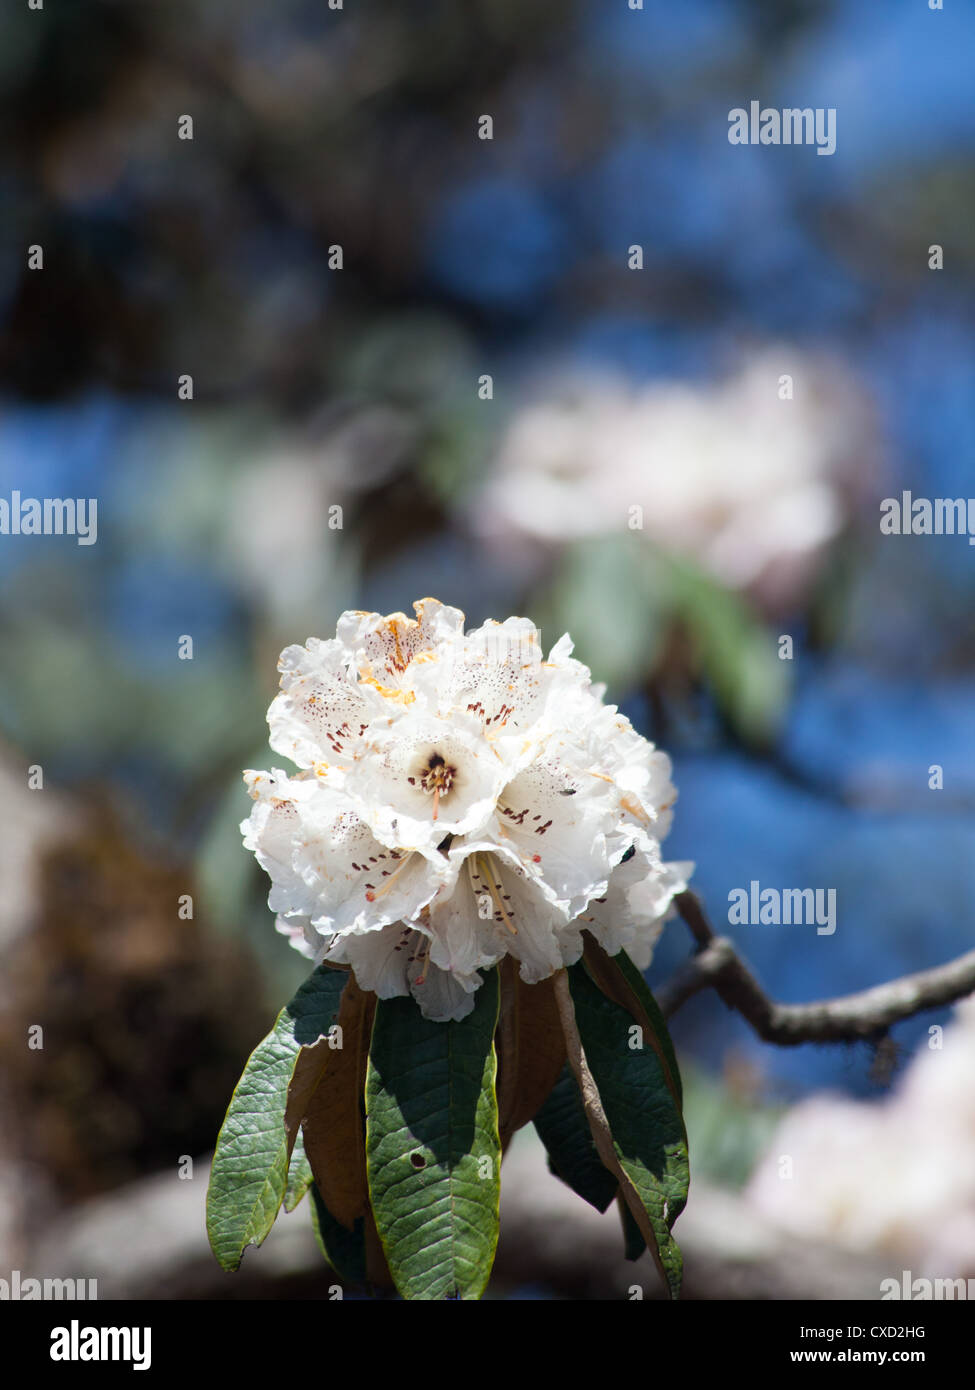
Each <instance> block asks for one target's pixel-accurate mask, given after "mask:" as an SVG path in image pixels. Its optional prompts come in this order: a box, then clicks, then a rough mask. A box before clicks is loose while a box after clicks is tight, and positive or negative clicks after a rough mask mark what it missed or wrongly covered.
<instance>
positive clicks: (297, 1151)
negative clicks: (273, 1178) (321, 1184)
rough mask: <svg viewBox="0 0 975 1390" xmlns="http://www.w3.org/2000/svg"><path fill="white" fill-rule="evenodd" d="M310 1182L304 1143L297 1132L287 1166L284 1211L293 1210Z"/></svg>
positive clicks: (310, 1176) (310, 1177)
mask: <svg viewBox="0 0 975 1390" xmlns="http://www.w3.org/2000/svg"><path fill="white" fill-rule="evenodd" d="M311 1184H312V1175H311V1164H310V1163H309V1162H308V1157H307V1155H306V1153H305V1145H304V1142H303V1141H302V1137H301V1135H300V1134H299V1135H298V1138H297V1139H296V1140H295V1147H294V1152H293V1153H292V1155H291V1163H290V1165H289V1167H288V1185H287V1187H286V1188H285V1190H284V1209H285V1211H294V1209H295V1207H296V1206H297V1205H298V1203H299V1202H300V1201H301V1199H302V1197H304V1195H305V1193H306V1192H307V1191H308V1189H309V1187H311Z"/></svg>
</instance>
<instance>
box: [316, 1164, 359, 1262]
mask: <svg viewBox="0 0 975 1390" xmlns="http://www.w3.org/2000/svg"><path fill="white" fill-rule="evenodd" d="M311 1195H312V1205H311V1223H312V1227H313V1229H314V1231H315V1239H316V1240H317V1241H318V1248H319V1250H321V1252H322V1254H323V1255H324V1256H325V1259H326V1260H327V1261H328V1263H329V1264H330V1265H331V1266H332V1268H333V1269H334V1270H335V1272H336V1274H338V1275H340V1276H341V1277H342V1278H343V1279H346V1280H348V1282H349V1283H350V1284H364V1283H365V1282H366V1237H365V1218H364V1217H362V1216H360V1217H359V1219H358V1220H357V1221H356V1223H355V1226H354V1228H353V1229H352V1230H351V1231H349V1230H346V1228H345V1227H344V1226H343V1225H342V1223H341V1221H336V1219H335V1217H334V1216H333V1215H332V1213H331V1212H330V1211H329V1209H328V1207H327V1206H326V1205H325V1203H324V1201H323V1200H322V1194H321V1193H320V1192H319V1190H318V1188H317V1187H316V1186H315V1184H314V1183H312V1186H311Z"/></svg>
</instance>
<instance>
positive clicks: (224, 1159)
mask: <svg viewBox="0 0 975 1390" xmlns="http://www.w3.org/2000/svg"><path fill="white" fill-rule="evenodd" d="M347 978H348V975H347V973H346V972H345V971H337V970H332V969H329V968H328V967H327V966H324V965H320V966H319V967H318V969H317V970H315V971H314V972H313V973H312V974H311V975H310V976H309V977H308V979H307V980H306V981H305V983H304V984H303V985H302V986H301V988H300V989H299V990H298V993H297V994H296V995H295V997H294V998H293V999H292V1000H291V1002H290V1004H288V1005H287V1006H286V1007H285V1008H283V1009H282V1010H281V1012H280V1014H278V1018H277V1022H276V1023H275V1025H274V1027H273V1029H272V1030H271V1032H270V1033H269V1034H268V1035H267V1037H266V1038H265V1039H264V1040H263V1042H260V1043H259V1044H258V1045H257V1047H256V1048H255V1049H254V1051H253V1052H252V1053H251V1055H250V1057H249V1058H248V1060H247V1065H246V1067H245V1068H244V1072H243V1075H242V1076H241V1078H240V1080H239V1081H238V1082H237V1086H236V1089H235V1090H234V1094H233V1097H232V1099H231V1101H230V1106H229V1108H228V1110H227V1114H226V1116H225V1118H224V1122H223V1125H222V1127H221V1130H220V1134H219V1136H218V1137H217V1148H216V1152H215V1153H214V1155H213V1166H212V1168H211V1170H210V1185H209V1187H208V1189H207V1234H208V1236H209V1237H210V1245H211V1247H212V1249H213V1253H214V1254H215V1255H216V1257H217V1259H218V1260H219V1262H220V1264H221V1265H222V1266H223V1268H224V1269H228V1270H234V1269H236V1268H237V1267H238V1266H239V1264H240V1261H241V1257H242V1256H243V1253H244V1250H245V1248H246V1247H247V1246H248V1245H260V1244H261V1242H262V1241H263V1240H264V1238H265V1236H266V1235H267V1233H268V1231H269V1230H270V1229H271V1227H272V1226H273V1225H274V1219H275V1217H276V1216H277V1214H278V1210H279V1208H280V1206H281V1203H282V1201H283V1200H284V1195H285V1192H286V1191H287V1185H288V1169H289V1163H290V1159H291V1151H292V1147H293V1136H291V1137H289V1135H288V1132H287V1130H286V1129H285V1124H284V1116H285V1109H286V1107H287V1102H288V1085H289V1083H290V1081H291V1074H292V1072H293V1071H294V1066H295V1062H296V1061H297V1058H298V1054H299V1052H300V1051H301V1049H302V1048H303V1047H309V1046H311V1045H312V1044H314V1043H315V1042H317V1041H318V1039H319V1037H321V1036H322V1035H323V1034H325V1033H327V1032H328V1029H329V1028H330V1027H331V1025H332V1022H333V1021H334V1019H335V1017H336V1015H337V1013H338V1008H339V999H340V998H341V995H342V990H343V989H344V988H345V983H346V980H347Z"/></svg>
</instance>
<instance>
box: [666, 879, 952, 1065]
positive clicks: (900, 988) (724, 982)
mask: <svg viewBox="0 0 975 1390" xmlns="http://www.w3.org/2000/svg"><path fill="white" fill-rule="evenodd" d="M674 902H675V904H676V906H677V910H678V912H679V913H680V915H681V917H682V918H683V919H684V922H685V923H686V924H687V926H688V928H689V929H690V932H691V935H692V936H693V937H694V940H695V941H696V942H697V944H698V947H699V950H698V953H697V954H696V955H695V956H693V957H692V958H691V960H689V961H688V962H687V964H686V965H684V966H683V967H682V968H681V969H680V970H678V971H677V973H676V974H675V975H674V976H673V977H672V978H671V979H670V980H668V981H667V982H666V983H665V984H664V985H663V987H662V988H661V989H659V990H658V991H657V1000H658V1003H659V1004H660V1007H661V1009H662V1010H663V1012H664V1014H665V1015H667V1016H668V1017H669V1016H670V1015H671V1014H673V1013H675V1012H676V1011H677V1010H678V1009H679V1008H680V1007H681V1005H682V1004H684V1003H686V1001H687V1000H688V999H690V998H691V997H692V996H693V995H695V994H698V993H699V992H700V991H701V990H703V989H713V990H715V992H716V993H717V994H718V996H719V997H720V998H721V999H722V1000H723V1001H724V1003H725V1004H727V1006H728V1008H729V1009H734V1010H735V1011H736V1012H737V1013H740V1014H741V1016H742V1018H744V1019H745V1020H746V1022H747V1023H749V1024H750V1025H751V1027H752V1028H753V1029H754V1030H755V1032H756V1033H757V1034H758V1036H759V1037H760V1038H762V1039H764V1041H765V1042H769V1043H775V1044H777V1045H778V1046H779V1047H795V1046H797V1045H798V1044H799V1043H805V1042H819V1043H822V1042H858V1041H863V1040H864V1039H877V1038H880V1037H882V1036H883V1034H884V1033H885V1032H886V1030H887V1029H888V1028H889V1027H890V1026H891V1024H893V1023H899V1022H900V1021H901V1020H902V1019H905V1018H912V1017H913V1016H914V1015H915V1014H919V1013H922V1012H923V1011H924V1010H926V1009H937V1008H940V1007H942V1005H944V1004H951V1003H953V1002H954V1001H955V1000H956V999H961V998H963V997H964V996H965V995H966V994H971V993H973V992H975V951H967V952H966V953H965V954H964V955H962V956H958V957H956V959H955V960H951V961H948V962H946V963H945V964H944V965H938V966H935V967H934V969H932V970H919V971H918V972H917V973H916V974H914V975H904V976H903V977H902V978H901V979H899V980H891V981H889V982H888V983H887V984H884V985H876V986H874V988H872V989H865V990H861V991H860V992H859V993H858V994H847V995H843V996H842V997H841V998H839V999H823V1000H819V1001H817V1002H815V1003H812V1004H777V1003H775V1001H774V1000H771V999H769V998H768V996H767V995H766V994H765V992H764V990H763V989H762V987H761V985H760V984H759V983H758V981H757V980H756V979H755V977H754V975H753V974H752V973H751V971H750V970H749V969H748V967H747V966H746V965H745V963H744V962H743V961H742V960H741V958H740V957H739V955H738V953H737V951H736V950H735V947H734V944H733V943H732V942H731V941H730V940H729V939H728V938H727V937H723V936H716V935H715V933H714V931H713V929H712V927H711V924H710V922H709V921H708V919H707V917H706V916H705V913H704V909H703V908H702V907H701V904H700V903H699V902H698V900H697V898H696V897H695V896H694V894H693V893H689V892H684V893H680V894H679V895H678V896H677V897H676V898H675V899H674Z"/></svg>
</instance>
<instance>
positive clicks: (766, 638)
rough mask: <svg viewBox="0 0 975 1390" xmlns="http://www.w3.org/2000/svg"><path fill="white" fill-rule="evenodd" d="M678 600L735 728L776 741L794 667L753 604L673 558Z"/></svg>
mask: <svg viewBox="0 0 975 1390" xmlns="http://www.w3.org/2000/svg"><path fill="white" fill-rule="evenodd" d="M671 561H672V564H671V584H672V586H673V603H674V608H675V611H676V612H677V613H678V614H679V615H680V617H681V618H682V620H683V622H684V624H685V625H686V627H687V630H688V631H689V632H690V634H691V636H692V638H693V640H694V643H695V646H696V647H697V651H698V654H699V658H700V662H701V665H702V667H703V668H704V671H705V673H706V675H707V678H708V681H709V683H710V685H711V688H712V690H713V691H714V694H715V698H716V700H717V702H718V704H719V706H720V707H721V709H722V710H723V712H724V714H725V716H726V718H727V719H728V722H729V723H730V724H731V726H732V728H733V729H734V730H735V732H736V733H737V734H738V735H739V736H740V737H741V738H743V739H744V740H746V741H747V742H749V743H751V744H756V745H759V746H762V745H767V744H769V743H771V742H773V741H774V739H775V736H776V734H777V733H778V731H779V729H780V727H781V724H782V719H783V717H784V714H785V710H786V707H787V703H788V694H789V684H790V677H789V670H788V668H789V665H790V663H789V662H787V661H780V660H779V655H778V646H777V643H776V641H775V638H774V636H773V635H772V633H771V632H770V631H769V630H768V628H767V627H766V626H765V625H764V624H763V623H762V622H761V621H760V620H759V618H757V617H756V615H755V612H754V610H753V609H752V608H751V606H750V605H749V604H748V602H747V601H746V600H745V599H743V598H741V597H740V596H739V595H738V594H736V593H732V592H731V591H730V590H728V589H725V588H724V587H722V585H720V584H718V583H717V582H716V581H715V580H713V579H712V578H710V576H709V575H707V574H705V573H704V572H703V571H701V570H700V569H698V568H697V567H696V566H695V565H693V564H692V563H690V562H687V561H682V560H678V559H677V558H676V557H671Z"/></svg>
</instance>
